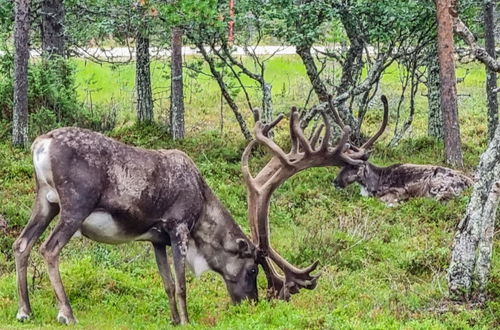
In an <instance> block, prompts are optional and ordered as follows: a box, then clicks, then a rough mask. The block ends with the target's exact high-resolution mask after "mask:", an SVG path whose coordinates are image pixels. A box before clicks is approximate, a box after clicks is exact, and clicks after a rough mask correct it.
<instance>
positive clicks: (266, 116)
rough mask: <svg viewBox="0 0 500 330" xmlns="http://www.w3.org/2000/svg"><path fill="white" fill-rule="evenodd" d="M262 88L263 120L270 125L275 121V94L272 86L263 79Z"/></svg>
mask: <svg viewBox="0 0 500 330" xmlns="http://www.w3.org/2000/svg"><path fill="white" fill-rule="evenodd" d="M260 84H261V88H262V120H263V121H264V122H265V123H270V122H271V121H273V94H272V91H271V90H272V88H273V86H272V85H271V84H268V83H266V82H265V81H264V78H262V81H261V83H260Z"/></svg>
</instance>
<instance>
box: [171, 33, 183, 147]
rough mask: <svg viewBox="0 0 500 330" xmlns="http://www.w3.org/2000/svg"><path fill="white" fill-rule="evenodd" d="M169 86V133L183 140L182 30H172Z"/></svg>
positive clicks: (175, 138) (174, 137)
mask: <svg viewBox="0 0 500 330" xmlns="http://www.w3.org/2000/svg"><path fill="white" fill-rule="evenodd" d="M171 76H172V79H171V84H170V100H171V102H170V133H171V135H172V138H173V139H174V140H177V139H182V138H184V86H183V82H182V29H181V28H179V27H174V28H172V58H171Z"/></svg>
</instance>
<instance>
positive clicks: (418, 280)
mask: <svg viewBox="0 0 500 330" xmlns="http://www.w3.org/2000/svg"><path fill="white" fill-rule="evenodd" d="M189 60H190V61H194V60H195V59H194V58H191V59H189ZM74 65H75V70H76V73H77V83H78V93H79V97H80V99H81V101H82V102H85V103H87V104H89V102H90V97H91V98H92V104H93V105H95V109H96V110H95V111H106V110H107V109H109V108H110V107H116V109H117V111H118V125H117V127H116V128H115V130H113V132H111V133H110V135H111V136H113V137H115V138H117V139H119V140H121V141H124V142H127V143H130V144H134V145H138V146H143V147H147V148H160V147H161V148H179V149H182V150H184V151H186V152H187V153H188V154H189V155H190V156H191V157H192V158H193V159H194V161H195V163H196V164H197V165H198V167H199V169H200V171H201V172H202V173H203V175H204V177H205V178H206V179H207V181H208V182H209V185H210V186H211V187H212V188H213V189H214V190H215V192H216V194H217V195H218V196H219V198H220V199H221V200H222V201H223V203H224V204H225V205H226V206H227V207H228V208H229V210H230V211H231V213H232V214H233V216H234V217H235V219H236V221H237V222H238V223H239V224H240V225H241V226H242V227H243V228H244V230H245V231H246V232H249V230H248V224H247V220H246V196H245V190H244V186H243V184H242V180H241V172H240V155H241V152H242V150H243V148H244V146H245V145H244V141H243V139H242V136H241V134H240V133H239V131H238V128H237V125H236V123H235V121H234V119H233V115H232V113H231V112H230V110H229V109H228V108H227V107H224V109H223V114H224V130H223V131H222V132H221V131H220V93H219V92H218V89H217V87H216V85H215V83H214V82H213V81H212V80H210V78H208V77H205V76H203V75H201V76H197V77H186V78H185V79H186V80H185V82H186V88H187V91H186V101H187V103H186V105H187V109H186V116H187V118H186V121H187V124H186V126H187V135H188V137H187V139H185V140H184V141H182V142H173V141H171V140H169V138H168V137H167V135H166V134H165V133H164V127H163V126H162V125H161V122H162V121H164V118H165V109H168V101H167V96H168V93H169V91H168V86H169V82H168V79H167V78H168V70H167V68H166V66H165V65H164V64H163V63H162V62H160V61H156V62H154V63H153V77H154V83H153V86H154V91H155V96H156V101H155V105H156V111H157V114H158V115H157V118H158V120H159V122H160V124H158V125H155V126H137V125H134V124H133V118H134V104H133V87H134V66H133V64H129V65H124V66H118V67H112V66H110V65H97V64H94V63H91V62H84V61H81V60H78V61H75V62H74ZM466 72H468V73H467V74H465V73H466ZM267 74H268V76H269V77H270V78H271V82H272V84H273V91H274V100H273V101H274V105H275V109H276V112H280V111H283V112H288V111H289V107H290V105H292V104H296V105H299V106H301V105H303V103H304V100H305V99H306V98H307V95H308V93H309V88H310V87H309V83H308V81H307V78H306V77H305V75H304V72H303V70H302V67H301V66H300V65H298V62H297V59H296V58H295V57H293V56H287V57H277V58H274V59H273V60H271V61H270V62H269V64H268V73H267ZM457 75H458V76H459V77H464V76H465V80H464V81H463V82H462V83H460V84H459V94H460V95H461V96H460V99H459V108H460V119H461V128H462V138H463V142H464V156H465V163H466V171H468V172H469V173H472V172H473V169H474V167H475V166H476V165H477V163H478V159H479V155H480V154H481V152H482V151H483V150H484V148H485V146H486V142H485V141H486V130H487V123H486V115H485V112H486V109H485V105H484V100H485V96H484V87H483V85H484V73H483V70H482V68H481V67H480V66H478V65H472V64H468V65H462V66H461V67H460V69H459V71H458V74H457ZM332 77H334V75H333V74H332ZM399 90H400V87H399V68H398V67H397V66H393V67H391V69H390V70H389V71H388V73H387V74H385V75H384V78H383V83H382V87H381V91H382V93H384V94H386V95H387V96H388V98H389V100H390V102H391V109H394V106H395V104H396V102H397V97H398V93H399ZM253 93H254V95H257V94H256V93H257V91H254V92H253ZM424 94H425V90H424V89H423V88H422V90H421V93H420V94H419V97H418V99H417V115H416V118H415V123H414V125H413V127H412V130H411V132H409V134H408V135H407V137H411V138H412V139H404V140H403V141H402V142H401V143H400V144H399V145H398V146H396V147H395V148H387V143H388V142H389V140H390V138H391V137H392V129H393V124H394V112H391V126H390V127H389V129H388V130H387V132H386V134H385V135H384V138H383V139H381V141H379V142H378V144H377V147H376V150H375V152H374V156H373V161H374V162H375V163H377V164H391V163H395V162H414V163H432V164H441V163H442V158H443V157H442V155H441V150H442V145H441V144H440V143H439V142H436V141H434V140H431V139H429V138H427V137H425V135H426V134H425V133H426V125H427V123H426V118H425V115H424V113H425V107H426V106H427V103H426V98H425V96H424ZM239 101H240V105H241V108H242V112H243V113H245V114H246V115H247V116H248V115H249V111H248V109H247V108H246V107H245V106H244V103H243V96H242V95H241V93H240V94H239ZM254 102H255V101H254ZM312 102H313V103H314V100H313V101H312ZM405 111H406V110H405ZM380 118H381V111H380V106H379V104H378V103H374V104H373V109H372V111H370V112H369V115H368V119H367V127H366V128H365V131H368V132H369V131H373V130H374V129H375V127H376V126H377V125H378V123H379V122H380ZM403 118H405V117H404V115H403ZM5 127H6V126H5ZM2 132H6V130H5V129H3V127H2V129H0V134H4V135H3V136H0V186H1V189H0V201H1V202H0V214H1V215H2V216H4V217H5V218H6V219H7V221H8V223H9V229H8V232H7V235H4V236H0V251H1V253H0V328H2V329H4V328H18V327H19V328H39V327H43V328H56V327H59V325H58V323H57V322H56V320H55V315H56V313H57V310H56V306H55V298H54V295H53V293H52V290H51V287H50V284H49V281H48V277H47V274H46V272H45V266H44V263H43V260H42V259H41V257H40V256H39V254H38V252H37V250H36V249H34V251H33V254H32V259H31V260H32V265H31V267H30V274H31V275H30V281H29V282H30V285H31V293H32V294H31V298H32V299H31V300H32V305H33V310H34V313H35V315H34V318H33V319H32V320H31V321H29V322H28V323H25V324H20V323H17V322H16V321H15V313H16V309H17V298H16V289H15V276H14V275H15V274H14V265H13V260H12V253H11V248H10V247H11V245H12V242H13V240H14V238H15V237H16V236H17V235H18V233H19V231H20V230H21V229H22V226H23V225H24V224H25V223H26V221H27V219H28V217H29V213H30V208H31V203H32V201H33V196H34V179H33V170H32V165H31V160H30V155H29V153H28V152H25V151H19V150H16V149H12V148H11V147H10V145H9V144H8V142H7V141H8V137H7V134H6V133H2ZM286 138H287V132H286V123H285V122H284V123H282V124H281V125H280V127H279V129H278V131H277V140H278V141H279V142H281V144H283V145H286V144H287V139H286ZM265 157H266V156H261V158H258V159H256V163H260V162H262V161H263V160H264V158H265ZM336 172H337V169H336V168H322V169H312V170H308V171H306V172H304V173H301V174H299V175H297V176H296V177H294V178H292V179H290V180H288V181H287V182H286V183H285V184H284V185H283V187H281V188H280V189H279V190H278V191H277V192H276V193H275V194H274V199H273V202H272V207H271V215H270V220H271V230H272V241H273V244H274V246H275V247H276V249H277V250H278V251H280V252H281V253H282V254H283V255H284V256H285V257H286V258H287V259H289V260H290V261H292V262H294V263H296V264H299V265H307V264H309V263H310V262H312V261H314V260H316V259H319V260H320V262H321V266H320V272H321V273H322V276H321V278H320V280H319V282H318V287H317V288H316V289H315V290H313V291H302V292H301V293H300V294H298V295H295V296H293V297H292V299H291V301H290V302H282V301H269V302H268V301H266V300H265V287H266V283H265V278H264V275H263V274H262V272H261V273H260V275H259V287H260V298H261V301H260V302H259V304H257V305H255V306H253V305H250V304H243V305H240V306H232V305H230V301H229V297H228V295H227V293H226V290H225V288H224V284H223V282H222V280H221V279H220V277H219V276H218V275H216V274H213V273H205V274H203V275H202V276H201V277H200V278H198V279H196V278H194V277H193V276H192V275H191V274H190V275H189V276H188V308H189V312H190V317H191V322H192V325H191V326H190V327H192V328H199V329H202V328H206V327H208V326H215V327H217V328H221V329H250V328H252V329H270V328H277V329H296V328H313V329H317V328H333V329H350V328H354V329H360V328H363V329H401V328H404V329H428V328H435V329H465V328H483V329H488V328H489V329H491V328H494V327H499V326H500V323H499V320H500V302H499V300H500V267H499V262H500V258H499V256H498V252H497V253H494V260H493V270H492V278H491V281H490V286H489V288H488V292H489V294H490V295H491V299H490V301H489V302H488V303H487V304H486V305H485V306H484V308H481V309H480V308H475V307H474V306H465V307H463V306H462V307H458V306H455V305H453V304H452V303H450V302H448V301H447V299H446V297H447V287H446V268H447V266H448V261H449V253H450V245H451V241H452V237H453V233H454V229H455V226H456V224H457V222H458V221H459V220H460V218H461V217H462V215H463V212H464V210H465V206H466V204H467V199H468V195H467V196H463V197H460V198H456V199H454V200H452V201H450V202H448V203H445V204H441V203H438V202H436V201H432V200H428V199H415V200H412V201H410V202H408V203H406V204H404V205H401V206H398V207H394V208H387V207H385V205H383V204H382V203H381V202H379V201H378V200H376V199H373V198H362V197H360V196H359V188H358V187H356V186H351V187H349V188H348V189H346V190H342V191H340V190H335V189H334V188H333V187H332V186H331V184H330V182H331V180H332V179H333V178H334V177H335V174H336ZM497 236H498V235H497ZM44 237H46V236H44ZM498 242H499V241H498V238H497V239H496V241H495V248H496V250H497V251H498V247H499V244H498ZM62 260H63V261H62V266H61V271H62V276H63V281H64V282H65V285H66V289H67V291H68V294H69V297H70V300H71V302H72V305H73V308H74V311H75V315H76V317H77V319H78V321H79V323H78V325H77V327H78V328H86V329H127V328H134V329H135V328H138V329H157V328H169V311H168V305H167V302H166V297H165V294H164V291H163V287H162V285H161V281H160V278H159V275H158V274H157V271H156V265H155V263H154V257H153V253H152V249H151V247H150V246H149V245H148V244H146V243H134V244H129V245H123V246H109V245H103V244H98V243H94V242H91V241H89V240H86V239H83V240H82V239H74V240H73V241H71V242H70V244H69V245H68V246H67V247H66V248H65V249H64V250H63V257H62Z"/></svg>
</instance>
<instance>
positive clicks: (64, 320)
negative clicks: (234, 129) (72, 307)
mask: <svg viewBox="0 0 500 330" xmlns="http://www.w3.org/2000/svg"><path fill="white" fill-rule="evenodd" d="M57 321H58V322H59V323H61V324H65V325H70V324H75V323H76V319H75V317H74V316H73V315H69V316H68V315H64V313H63V312H61V311H60V312H59V314H57Z"/></svg>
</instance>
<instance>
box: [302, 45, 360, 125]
mask: <svg viewBox="0 0 500 330" xmlns="http://www.w3.org/2000/svg"><path fill="white" fill-rule="evenodd" d="M296 52H297V54H298V55H299V56H300V58H301V60H302V63H303V64H304V67H305V68H306V73H307V76H308V77H309V80H310V81H311V84H312V87H313V90H314V92H315V93H316V96H317V97H318V99H319V101H320V102H322V103H325V102H328V90H327V88H326V86H325V84H324V82H323V81H322V80H321V77H320V76H319V71H318V68H317V66H316V63H315V62H314V58H313V57H312V54H311V46H310V45H305V46H299V47H297V49H296ZM351 87H352V86H351ZM337 92H338V91H337ZM326 111H327V112H329V108H328V107H326ZM338 112H339V115H340V116H341V118H342V119H343V120H344V122H345V123H346V124H348V125H350V126H351V127H355V128H357V126H358V125H357V122H356V119H355V118H354V117H353V115H352V113H351V111H350V109H349V107H347V106H346V102H345V100H344V101H342V102H340V103H339V104H338ZM330 115H331V116H333V114H330Z"/></svg>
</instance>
